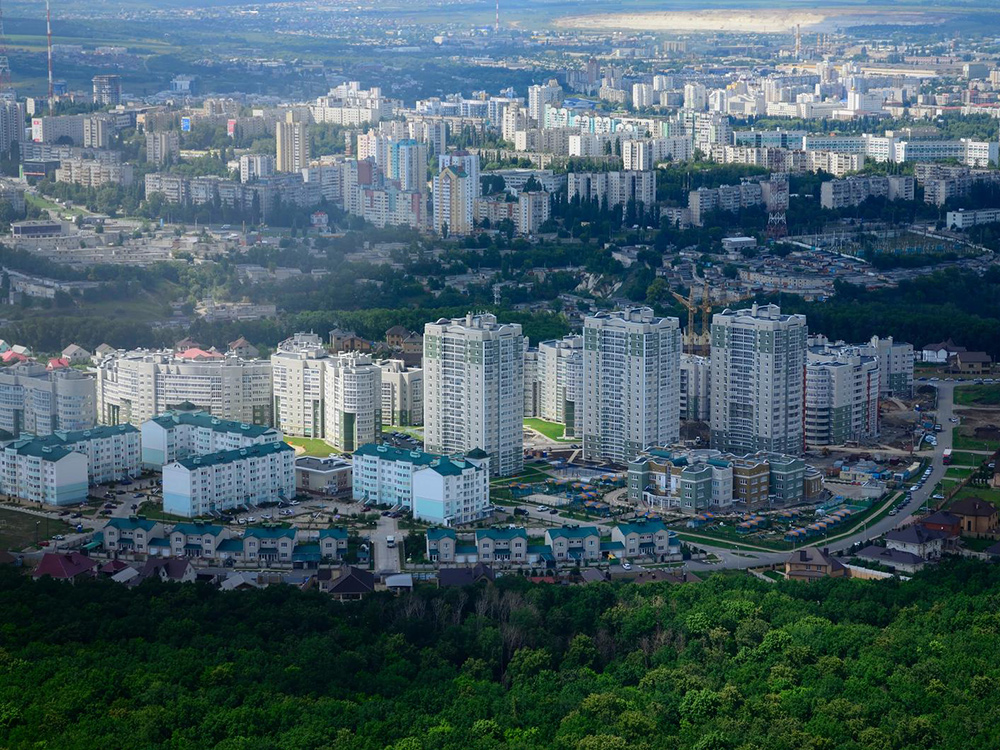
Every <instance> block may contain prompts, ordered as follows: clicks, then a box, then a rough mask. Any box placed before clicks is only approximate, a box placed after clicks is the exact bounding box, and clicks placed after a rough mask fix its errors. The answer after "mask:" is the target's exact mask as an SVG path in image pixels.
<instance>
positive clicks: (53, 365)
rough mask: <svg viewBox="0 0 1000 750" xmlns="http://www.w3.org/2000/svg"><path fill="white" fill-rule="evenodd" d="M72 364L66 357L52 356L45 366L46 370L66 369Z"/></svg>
mask: <svg viewBox="0 0 1000 750" xmlns="http://www.w3.org/2000/svg"><path fill="white" fill-rule="evenodd" d="M69 366H70V362H69V360H68V359H66V358H65V357H52V358H51V359H49V363H48V364H47V365H46V366H45V369H46V370H65V369H66V368H67V367H69Z"/></svg>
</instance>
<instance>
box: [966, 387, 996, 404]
mask: <svg viewBox="0 0 1000 750" xmlns="http://www.w3.org/2000/svg"><path fill="white" fill-rule="evenodd" d="M955 403H956V404H960V405H962V406H996V405H1000V385H963V386H962V387H961V388H956V389H955Z"/></svg>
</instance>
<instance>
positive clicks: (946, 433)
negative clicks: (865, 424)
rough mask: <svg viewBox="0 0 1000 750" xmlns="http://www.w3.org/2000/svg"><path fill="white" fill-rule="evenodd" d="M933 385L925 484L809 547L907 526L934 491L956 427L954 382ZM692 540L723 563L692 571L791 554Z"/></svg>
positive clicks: (838, 544) (834, 546)
mask: <svg viewBox="0 0 1000 750" xmlns="http://www.w3.org/2000/svg"><path fill="white" fill-rule="evenodd" d="M932 385H934V386H936V387H937V391H938V405H937V416H936V418H935V421H936V422H938V423H939V424H941V425H942V427H943V428H944V430H943V431H942V432H939V433H937V435H936V437H937V441H938V444H937V447H936V448H935V449H934V455H933V458H932V459H931V470H932V471H931V475H930V477H929V478H928V479H927V481H926V482H924V486H923V487H921V488H920V489H919V490H917V491H916V492H914V493H913V499H912V500H910V502H909V503H907V504H906V505H905V506H903V510H902V511H901V512H900V514H899V515H896V516H886V517H885V518H883V519H881V520H880V521H878V522H876V523H874V524H872V525H870V526H868V525H865V526H864V527H863V528H862V529H861V530H860V531H858V532H857V533H855V534H851V535H850V536H847V537H843V538H841V539H838V540H836V541H834V542H830V543H829V544H823V542H822V541H820V540H817V541H816V543H815V544H814V545H811V546H817V547H828V548H829V549H830V550H831V551H833V552H837V551H840V550H844V549H847V548H848V547H851V546H852V545H854V544H857V543H858V542H867V541H869V540H871V539H875V538H876V537H879V536H881V535H882V534H884V533H885V532H887V531H891V530H892V529H894V528H898V527H900V526H905V525H907V524H908V523H909V522H910V519H911V518H912V516H913V513H914V512H915V511H916V510H917V509H918V508H920V506H921V505H923V504H924V503H925V502H927V501H928V500H929V499H930V496H931V493H932V492H933V491H934V487H935V486H936V485H937V483H938V482H939V481H940V480H941V479H942V478H943V477H944V472H945V466H944V451H945V448H950V447H951V441H952V433H953V429H954V427H955V426H956V425H955V424H953V423H952V422H951V417H952V414H953V409H954V403H955V401H954V397H955V385H956V384H955V383H953V382H951V383H949V382H944V381H942V382H939V383H933V384H932ZM692 543H693V544H696V545H697V546H699V547H703V548H705V549H707V550H709V551H711V552H712V553H714V554H715V556H716V557H718V558H720V559H721V560H722V562H720V563H715V564H710V563H702V562H689V563H688V564H687V567H688V568H689V569H691V570H718V569H720V568H756V567H758V566H762V565H771V564H775V563H783V562H784V561H785V560H786V559H788V555H789V554H790V552H756V551H753V550H746V551H739V552H736V553H734V551H733V550H730V549H722V548H721V547H713V546H712V544H711V542H701V541H698V542H692Z"/></svg>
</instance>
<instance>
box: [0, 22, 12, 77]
mask: <svg viewBox="0 0 1000 750" xmlns="http://www.w3.org/2000/svg"><path fill="white" fill-rule="evenodd" d="M10 93H11V88H10V60H8V59H7V35H6V34H5V33H4V30H3V5H2V3H0V96H6V95H8V94H10Z"/></svg>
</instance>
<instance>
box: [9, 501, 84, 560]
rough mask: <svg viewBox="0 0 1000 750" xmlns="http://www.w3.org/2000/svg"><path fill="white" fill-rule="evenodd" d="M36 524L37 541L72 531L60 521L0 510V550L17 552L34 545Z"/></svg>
mask: <svg viewBox="0 0 1000 750" xmlns="http://www.w3.org/2000/svg"><path fill="white" fill-rule="evenodd" d="M36 523H38V541H42V540H43V539H49V538H50V537H52V535H53V534H65V533H67V532H69V531H72V529H71V528H70V526H68V525H67V524H65V523H63V522H62V521H53V520H52V519H50V518H42V517H41V516H33V515H31V514H30V513H21V512H19V511H16V510H8V509H7V508H0V549H2V550H8V549H10V550H19V549H24V548H25V547H27V546H29V545H32V544H34V543H35V524H36Z"/></svg>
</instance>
